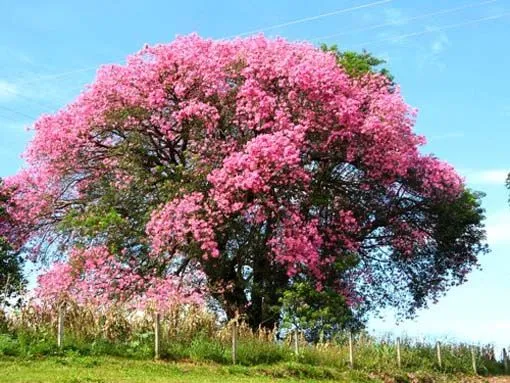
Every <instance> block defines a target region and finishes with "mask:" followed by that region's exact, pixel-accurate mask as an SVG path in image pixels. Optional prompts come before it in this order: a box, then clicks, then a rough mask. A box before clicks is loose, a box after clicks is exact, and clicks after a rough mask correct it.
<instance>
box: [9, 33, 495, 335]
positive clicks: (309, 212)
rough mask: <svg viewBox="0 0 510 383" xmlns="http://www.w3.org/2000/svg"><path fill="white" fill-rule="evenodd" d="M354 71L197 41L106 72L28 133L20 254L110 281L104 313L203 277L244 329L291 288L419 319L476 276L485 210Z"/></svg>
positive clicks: (17, 201)
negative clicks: (116, 303) (25, 248)
mask: <svg viewBox="0 0 510 383" xmlns="http://www.w3.org/2000/svg"><path fill="white" fill-rule="evenodd" d="M359 57H361V58H362V61H361V62H363V60H368V61H369V62H368V68H369V69H370V68H372V67H373V65H375V64H377V63H375V64H374V63H373V62H372V61H370V60H371V56H369V55H367V54H366V53H363V54H362V55H361V56H359ZM359 57H357V56H355V55H353V54H345V55H340V56H339V54H338V52H323V51H321V50H320V49H317V48H315V47H313V46H311V45H307V44H294V43H289V42H286V41H285V40H282V39H277V40H268V39H265V38H264V37H261V36H259V37H252V38H247V39H237V40H234V41H211V40H203V39H201V38H199V37H198V36H195V35H192V36H187V37H181V38H178V39H177V40H176V41H174V42H172V43H171V44H168V45H158V46H154V47H146V48H144V49H143V50H142V51H141V52H139V53H137V54H136V55H134V56H132V57H130V58H129V59H128V62H127V64H126V65H124V66H120V65H110V66H105V67H103V68H101V69H100V70H99V72H98V75H97V78H96V81H95V82H94V83H93V84H92V85H91V86H90V87H89V88H88V89H87V90H86V91H85V92H84V93H82V95H81V96H79V97H78V99H77V100H76V101H75V102H74V103H72V104H70V105H69V106H67V107H66V108H65V109H63V110H61V111H59V112H58V113H56V114H55V115H49V116H43V117H41V118H40V119H39V120H38V121H37V122H36V124H35V137H34V140H33V141H32V143H31V144H30V146H29V148H28V150H27V153H26V158H27V161H28V163H29V167H28V168H26V169H25V170H23V171H22V172H20V173H19V174H18V175H16V176H15V177H12V178H10V179H9V180H8V182H7V185H6V186H7V187H9V188H10V189H11V190H14V195H13V198H12V200H13V203H14V206H13V207H12V209H11V210H12V216H13V217H14V218H15V220H16V225H15V228H16V230H17V233H18V234H17V238H22V241H21V242H23V243H24V244H25V245H30V244H33V243H35V242H38V245H39V247H37V248H36V249H35V251H34V252H35V253H36V254H38V257H39V259H42V260H44V259H47V258H51V256H52V254H54V253H59V254H61V253H64V254H66V253H67V254H71V256H70V260H71V262H70V263H69V267H67V268H64V269H67V270H68V271H65V273H67V274H66V275H68V276H69V275H71V276H72V281H71V282H76V283H79V282H80V281H83V280H87V281H88V282H87V286H88V288H89V290H90V291H92V292H93V293H94V291H95V292H96V293H97V292H99V294H102V295H104V291H105V290H108V289H109V288H110V286H109V285H108V284H107V283H105V281H108V280H113V281H115V283H114V284H113V286H111V289H112V290H113V292H112V294H109V295H108V296H109V299H120V300H122V299H127V298H126V296H127V295H129V294H130V293H129V294H128V292H132V294H139V293H142V291H141V290H143V289H144V282H143V281H145V280H147V279H151V280H152V279H154V278H160V279H168V278H170V279H172V278H174V279H175V278H180V277H181V276H188V280H189V281H191V282H190V283H191V285H193V284H194V282H193V281H194V280H195V279H196V278H197V276H196V274H197V273H198V274H200V275H201V273H203V275H205V278H204V280H205V283H206V284H207V291H203V292H204V293H207V294H208V295H210V296H212V297H213V298H215V299H216V300H217V301H218V302H220V303H221V305H222V307H223V308H224V310H225V311H226V313H227V315H228V316H229V317H233V316H234V315H236V313H238V312H240V313H242V314H244V315H245V316H246V317H247V319H248V321H249V323H250V324H251V325H252V326H254V327H257V326H258V325H260V324H262V325H264V326H269V327H271V326H273V324H274V323H275V322H277V321H278V320H279V318H280V314H281V304H282V297H284V293H285V291H287V290H288V289H289V288H292V287H293V286H294V285H295V284H296V283H298V282H303V283H306V284H308V285H310V286H314V288H315V289H316V290H317V291H318V292H320V291H326V292H328V294H329V293H330V292H336V294H338V295H340V296H341V297H343V300H344V301H345V302H348V303H349V307H350V309H351V310H356V311H358V312H364V311H366V310H369V309H378V308H381V307H385V306H395V307H397V308H398V309H399V310H400V312H402V313H407V314H412V313H413V312H414V310H415V309H416V308H419V307H423V306H425V305H426V304H427V302H428V301H429V300H431V299H432V300H433V299H437V297H439V296H440V295H441V294H443V293H444V292H445V291H446V290H447V289H448V288H449V287H451V286H453V285H456V284H459V283H462V282H463V281H464V279H465V276H466V274H467V273H468V272H469V271H470V270H471V269H472V268H473V267H475V266H476V264H477V256H478V255H479V254H481V253H483V252H485V251H486V247H485V246H484V245H483V240H484V236H485V233H484V231H483V226H482V219H483V214H482V213H483V212H482V210H481V208H480V205H479V198H478V196H477V195H476V194H474V193H472V192H470V191H469V190H467V189H466V188H465V186H464V185H463V183H462V180H461V178H460V177H459V176H458V175H457V174H456V173H455V171H454V170H453V169H452V168H451V167H450V166H449V165H447V164H445V163H443V162H441V161H440V160H438V159H436V158H434V157H433V156H427V155H422V154H421V153H420V151H419V146H420V145H421V144H422V143H423V142H424V139H423V138H422V137H420V136H417V135H415V134H414V133H413V131H412V127H413V124H414V117H415V112H414V111H413V110H412V109H411V108H410V107H409V106H407V105H406V104H405V103H404V101H403V100H402V98H401V96H400V94H399V91H398V88H396V87H394V86H393V84H392V82H391V81H390V80H389V79H388V78H387V77H386V75H384V74H383V75H381V74H379V73H373V70H371V69H370V70H365V69H363V70H356V67H357V65H358V64H355V65H354V64H353V65H351V64H352V63H353V62H356V61H359V60H358V58H359ZM348 64H349V65H350V66H349V65H348ZM36 240H37V241H36ZM56 249H58V251H55V250H56ZM73 254H78V256H74V255H73ZM75 259H78V261H75ZM87 259H94V261H93V262H87ZM76 263H78V264H79V266H78V268H77V269H78V272H73V273H71V272H69V269H74V266H73V265H74V264H76ZM109 264H111V265H116V266H115V267H113V266H112V267H108V265H109ZM97 265H101V267H102V275H104V276H105V278H104V279H103V280H102V282H101V283H100V284H99V285H98V286H96V285H95V284H97V279H96V278H89V277H87V275H88V274H87V273H88V271H89V269H88V268H89V267H92V271H91V273H92V275H95V274H94V273H95V271H94V270H95V268H97V267H98V266H97ZM119 267H122V268H124V269H127V270H129V276H124V275H123V276H119V275H117V274H116V270H118V268H119ZM109 273H110V274H109ZM111 276H115V278H110V277H111ZM141 281H142V282H141ZM43 287H44V286H43ZM96 287H97V288H96Z"/></svg>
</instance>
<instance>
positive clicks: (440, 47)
mask: <svg viewBox="0 0 510 383" xmlns="http://www.w3.org/2000/svg"><path fill="white" fill-rule="evenodd" d="M449 45H450V40H449V39H448V37H447V36H446V34H445V33H444V32H441V33H439V34H438V35H437V36H436V38H435V39H434V40H433V41H432V43H431V44H430V51H431V52H432V54H434V55H438V54H440V53H442V52H443V51H444V50H445V49H446V48H448V46H449Z"/></svg>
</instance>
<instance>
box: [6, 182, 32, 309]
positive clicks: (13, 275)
mask: <svg viewBox="0 0 510 383" xmlns="http://www.w3.org/2000/svg"><path fill="white" fill-rule="evenodd" d="M1 187H2V179H0V190H1ZM8 203H9V196H8V195H7V194H4V193H0V225H3V224H8V223H9V216H8V213H7V211H6V205H7V204H8ZM25 285H26V280H25V278H24V276H23V259H22V258H21V256H20V255H19V254H18V253H16V252H15V251H13V249H12V246H11V245H10V244H9V242H8V241H7V239H6V238H3V237H1V236H0V306H1V305H5V306H10V305H12V304H13V303H15V304H16V303H18V304H19V303H20V300H19V297H20V295H19V293H21V292H22V291H23V289H24V288H25ZM15 298H18V300H17V301H16V300H15Z"/></svg>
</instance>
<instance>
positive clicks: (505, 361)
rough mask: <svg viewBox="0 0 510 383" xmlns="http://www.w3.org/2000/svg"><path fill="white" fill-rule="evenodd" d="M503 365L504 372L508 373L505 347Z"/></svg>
mask: <svg viewBox="0 0 510 383" xmlns="http://www.w3.org/2000/svg"><path fill="white" fill-rule="evenodd" d="M503 366H504V367H505V374H508V354H507V353H506V348H504V349H503Z"/></svg>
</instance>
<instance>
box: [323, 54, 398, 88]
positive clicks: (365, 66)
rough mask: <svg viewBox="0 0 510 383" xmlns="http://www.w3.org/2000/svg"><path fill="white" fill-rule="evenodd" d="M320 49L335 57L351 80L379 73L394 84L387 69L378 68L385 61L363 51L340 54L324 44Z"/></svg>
mask: <svg viewBox="0 0 510 383" xmlns="http://www.w3.org/2000/svg"><path fill="white" fill-rule="evenodd" d="M321 49H322V50H323V51H325V52H331V53H333V54H334V55H335V56H336V57H337V62H338V64H339V65H340V66H341V67H342V68H344V70H345V71H346V73H347V74H348V75H349V76H351V77H353V78H359V77H362V76H363V75H365V74H367V73H379V74H381V75H383V76H385V77H386V78H387V79H388V80H389V83H390V84H391V85H393V84H394V77H393V75H392V74H391V73H390V72H389V71H388V69H386V68H379V67H380V66H381V65H383V64H385V63H386V61H384V60H382V59H379V58H377V57H375V56H373V55H372V54H371V53H369V52H367V51H365V50H364V51H362V52H361V53H359V52H353V51H345V52H341V51H340V50H339V49H338V46H337V45H330V46H328V45H326V44H322V45H321Z"/></svg>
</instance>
